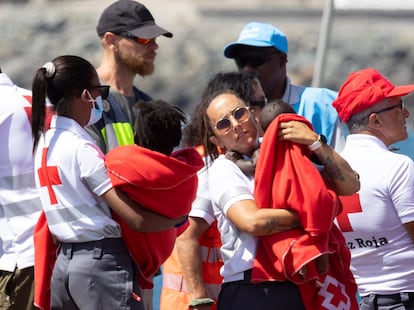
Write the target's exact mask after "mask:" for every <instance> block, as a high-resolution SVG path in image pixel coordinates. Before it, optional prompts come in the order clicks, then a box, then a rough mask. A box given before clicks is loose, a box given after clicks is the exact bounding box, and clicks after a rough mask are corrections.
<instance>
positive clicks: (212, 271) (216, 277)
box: [160, 221, 223, 310]
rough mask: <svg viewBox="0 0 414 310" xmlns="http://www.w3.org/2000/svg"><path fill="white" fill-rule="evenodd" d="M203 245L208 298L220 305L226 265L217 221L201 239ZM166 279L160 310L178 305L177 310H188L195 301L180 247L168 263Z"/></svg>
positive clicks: (163, 281) (165, 273)
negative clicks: (183, 267)
mask: <svg viewBox="0 0 414 310" xmlns="http://www.w3.org/2000/svg"><path fill="white" fill-rule="evenodd" d="M199 242H200V245H201V263H202V272H203V279H204V282H205V285H206V288H207V292H208V295H209V296H208V297H210V298H213V299H214V300H215V301H217V298H218V294H219V292H220V286H221V283H222V281H223V278H222V277H221V276H220V268H221V266H222V265H223V261H222V260H221V256H220V247H221V239H220V233H219V231H218V229H217V222H216V221H215V222H214V223H213V224H211V226H210V227H209V228H208V229H207V230H206V231H205V232H204V233H203V235H202V236H201V237H200V238H199ZM162 275H163V278H162V279H163V280H162V290H161V301H160V310H170V309H171V305H174V309H175V310H188V309H189V307H188V304H189V303H190V301H191V299H192V298H191V295H190V294H189V292H188V289H187V285H186V283H185V279H184V276H183V273H182V268H181V264H180V262H179V260H178V253H177V248H176V247H175V248H174V250H173V253H172V254H171V256H170V257H169V258H168V259H167V260H166V261H165V262H164V264H163V269H162ZM212 309H214V310H215V309H216V306H215V305H214V306H213V307H212Z"/></svg>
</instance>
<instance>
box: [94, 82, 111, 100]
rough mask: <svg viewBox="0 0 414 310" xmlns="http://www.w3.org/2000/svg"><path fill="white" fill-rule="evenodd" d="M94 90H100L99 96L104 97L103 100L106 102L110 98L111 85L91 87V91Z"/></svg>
mask: <svg viewBox="0 0 414 310" xmlns="http://www.w3.org/2000/svg"><path fill="white" fill-rule="evenodd" d="M92 89H98V90H99V94H100V95H101V97H102V100H105V99H106V98H108V95H109V85H92V86H91V87H90V90H92Z"/></svg>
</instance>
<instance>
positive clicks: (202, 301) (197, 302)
mask: <svg viewBox="0 0 414 310" xmlns="http://www.w3.org/2000/svg"><path fill="white" fill-rule="evenodd" d="M215 303H216V302H215V301H214V299H212V298H196V299H193V300H191V302H190V303H189V305H188V306H189V307H190V308H195V307H197V306H206V305H214V304H215Z"/></svg>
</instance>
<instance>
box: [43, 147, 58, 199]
mask: <svg viewBox="0 0 414 310" xmlns="http://www.w3.org/2000/svg"><path fill="white" fill-rule="evenodd" d="M47 151H48V148H44V149H43V151H42V167H40V168H39V169H37V174H38V175H39V181H40V186H42V187H43V186H46V187H47V191H48V193H49V198H50V203H51V204H52V205H54V204H57V198H56V194H55V192H54V191H53V188H52V185H60V184H62V181H61V180H60V178H59V172H58V169H57V166H49V167H48V166H47V165H46V156H47Z"/></svg>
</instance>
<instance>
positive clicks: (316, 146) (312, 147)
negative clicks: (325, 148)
mask: <svg viewBox="0 0 414 310" xmlns="http://www.w3.org/2000/svg"><path fill="white" fill-rule="evenodd" d="M322 143H323V144H326V137H325V136H324V135H318V139H317V140H316V141H315V142H313V143H312V144H310V145H308V148H309V150H310V151H312V152H314V151H316V150H317V149H319V148H320V147H321V146H322Z"/></svg>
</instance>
